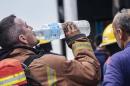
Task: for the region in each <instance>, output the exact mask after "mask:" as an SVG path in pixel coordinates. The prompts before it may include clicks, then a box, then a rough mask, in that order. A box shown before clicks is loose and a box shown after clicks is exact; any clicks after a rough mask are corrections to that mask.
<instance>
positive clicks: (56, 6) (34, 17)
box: [0, 0, 130, 59]
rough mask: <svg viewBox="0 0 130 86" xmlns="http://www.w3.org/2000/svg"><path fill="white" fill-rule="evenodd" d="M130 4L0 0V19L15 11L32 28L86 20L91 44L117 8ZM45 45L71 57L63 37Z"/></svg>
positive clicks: (99, 0) (94, 0)
mask: <svg viewBox="0 0 130 86" xmlns="http://www.w3.org/2000/svg"><path fill="white" fill-rule="evenodd" d="M129 7H130V0H1V2H0V19H2V18H4V17H6V16H8V15H10V14H14V15H16V16H18V17H20V18H22V19H24V20H25V21H26V22H27V23H28V24H29V25H31V26H32V27H33V28H39V27H40V26H41V25H43V24H48V23H51V22H65V21H74V20H88V21H89V23H90V25H91V34H90V35H89V38H90V39H91V42H92V45H93V44H94V37H95V36H96V35H98V34H102V32H103V30H104V28H105V27H106V26H107V25H108V24H109V23H111V22H112V19H113V16H114V15H115V14H116V13H117V11H120V10H121V9H122V8H129ZM48 46H51V48H52V51H53V52H55V53H58V54H62V55H64V56H66V57H67V58H68V59H73V54H72V52H71V50H70V49H69V48H68V47H67V46H66V44H65V41H64V40H54V41H52V42H50V43H49V44H48ZM93 48H95V47H94V46H93Z"/></svg>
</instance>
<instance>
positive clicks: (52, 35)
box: [45, 23, 60, 40]
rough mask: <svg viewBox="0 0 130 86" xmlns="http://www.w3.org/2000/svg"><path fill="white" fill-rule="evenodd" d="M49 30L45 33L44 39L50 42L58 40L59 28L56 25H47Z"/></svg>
mask: <svg viewBox="0 0 130 86" xmlns="http://www.w3.org/2000/svg"><path fill="white" fill-rule="evenodd" d="M48 27H49V29H48V30H47V31H46V33H45V38H46V39H49V40H52V39H59V38H60V28H59V25H58V23H52V24H48Z"/></svg>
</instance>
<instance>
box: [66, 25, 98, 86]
mask: <svg viewBox="0 0 130 86" xmlns="http://www.w3.org/2000/svg"><path fill="white" fill-rule="evenodd" d="M64 31H65V35H66V38H67V44H68V46H69V47H70V48H71V49H72V51H73V53H74V56H75V60H72V61H67V62H66V65H65V67H66V68H65V69H66V71H65V73H66V75H67V77H68V78H70V79H73V80H75V81H76V82H78V83H82V84H86V85H91V86H95V85H97V83H98V81H99V79H100V66H99V62H98V61H97V59H96V58H95V55H94V53H93V50H92V47H91V44H90V42H89V40H88V38H87V37H85V36H83V35H79V34H81V33H80V31H79V30H78V28H77V27H76V26H74V25H73V24H71V23H67V24H66V27H65V28H64ZM78 35H79V37H78ZM76 37H77V38H76ZM68 39H69V41H68Z"/></svg>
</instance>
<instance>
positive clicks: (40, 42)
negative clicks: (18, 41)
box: [39, 39, 49, 44]
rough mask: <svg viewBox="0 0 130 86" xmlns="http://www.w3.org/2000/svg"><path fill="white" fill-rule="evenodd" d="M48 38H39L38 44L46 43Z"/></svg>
mask: <svg viewBox="0 0 130 86" xmlns="http://www.w3.org/2000/svg"><path fill="white" fill-rule="evenodd" d="M48 42H49V41H48V40H43V39H39V44H46V43H48Z"/></svg>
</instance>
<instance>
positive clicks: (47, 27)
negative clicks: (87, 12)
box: [34, 20, 90, 41]
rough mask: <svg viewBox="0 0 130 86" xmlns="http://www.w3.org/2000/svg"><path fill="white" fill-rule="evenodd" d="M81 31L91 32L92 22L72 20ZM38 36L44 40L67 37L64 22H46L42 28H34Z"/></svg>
mask: <svg viewBox="0 0 130 86" xmlns="http://www.w3.org/2000/svg"><path fill="white" fill-rule="evenodd" d="M72 22H73V23H74V24H75V25H76V26H77V27H78V29H79V30H80V32H81V33H83V34H86V36H88V35H89V34H90V24H89V22H88V21H86V20H79V21H72ZM34 32H35V34H36V37H37V38H39V39H44V40H49V41H51V40H55V39H63V38H65V35H64V31H63V27H62V23H50V24H44V25H43V26H42V27H41V28H37V29H34Z"/></svg>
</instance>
